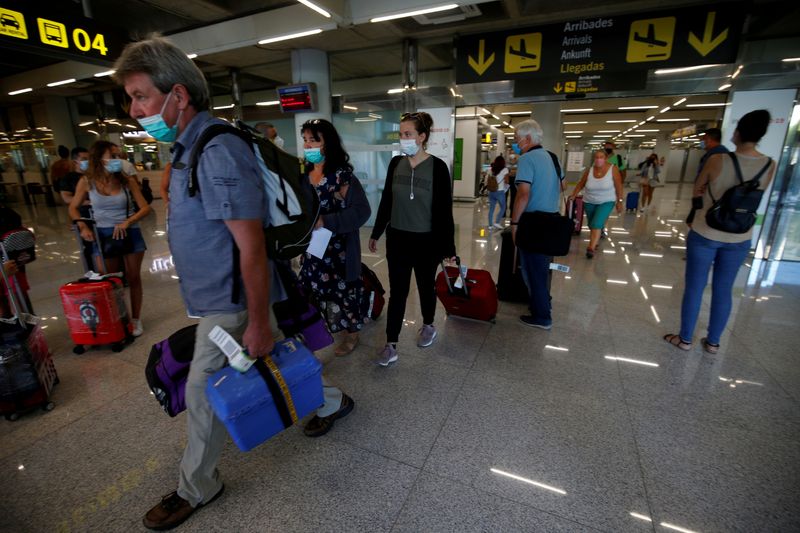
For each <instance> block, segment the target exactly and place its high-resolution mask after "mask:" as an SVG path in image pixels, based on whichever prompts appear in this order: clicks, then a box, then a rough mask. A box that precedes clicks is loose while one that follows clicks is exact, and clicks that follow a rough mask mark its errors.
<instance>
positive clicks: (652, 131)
mask: <svg viewBox="0 0 800 533" xmlns="http://www.w3.org/2000/svg"><path fill="white" fill-rule="evenodd" d="M657 131H661V130H639V133H642V132H646V133H654V132H657Z"/></svg>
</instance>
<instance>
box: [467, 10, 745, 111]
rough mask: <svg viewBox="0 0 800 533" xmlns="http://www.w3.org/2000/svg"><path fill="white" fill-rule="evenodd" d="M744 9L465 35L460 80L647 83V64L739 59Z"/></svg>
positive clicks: (531, 88) (591, 87)
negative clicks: (737, 56)
mask: <svg viewBox="0 0 800 533" xmlns="http://www.w3.org/2000/svg"><path fill="white" fill-rule="evenodd" d="M744 17H745V6H744V5H743V4H737V3H727V4H711V5H704V6H696V7H692V8H686V9H673V10H669V11H659V12H653V13H641V14H635V15H621V16H608V17H592V18H586V19H578V20H573V21H567V22H562V23H559V24H550V25H547V26H540V27H533V28H518V29H513V30H506V31H500V32H493V33H486V34H476V35H468V36H463V37H459V38H458V39H457V41H456V50H457V52H456V83H480V82H489V81H500V80H514V81H515V96H546V95H559V94H567V95H569V94H578V93H594V92H602V91H617V90H632V89H634V90H635V89H643V88H644V87H645V84H646V81H647V71H648V70H649V69H654V68H672V67H686V66H693V65H706V64H717V63H732V62H734V61H735V60H736V54H737V52H738V48H739V36H740V34H741V30H742V25H743V23H744ZM518 89H520V90H521V91H518ZM518 92H523V93H527V94H517V93H518Z"/></svg>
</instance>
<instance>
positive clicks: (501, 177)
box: [487, 155, 508, 229]
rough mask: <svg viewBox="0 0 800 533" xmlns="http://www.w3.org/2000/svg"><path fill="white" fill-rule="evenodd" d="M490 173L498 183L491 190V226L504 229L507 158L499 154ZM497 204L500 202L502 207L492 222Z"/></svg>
mask: <svg viewBox="0 0 800 533" xmlns="http://www.w3.org/2000/svg"><path fill="white" fill-rule="evenodd" d="M489 173H490V176H488V178H489V179H491V178H494V180H495V182H496V183H497V190H494V191H491V190H490V191H489V227H490V228H497V229H503V224H502V222H503V217H504V216H505V214H506V191H507V190H508V168H506V160H505V159H504V158H503V156H502V155H498V156H497V157H496V158H495V160H494V161H493V162H492V165H491V168H490V169H489ZM487 181H488V180H487ZM497 204H500V209H499V210H498V212H497V219H496V220H495V221H494V224H492V220H493V219H494V208H495V206H496V205H497Z"/></svg>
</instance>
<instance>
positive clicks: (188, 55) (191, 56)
mask: <svg viewBox="0 0 800 533" xmlns="http://www.w3.org/2000/svg"><path fill="white" fill-rule="evenodd" d="M186 57H188V58H189V59H194V58H196V57H197V54H186Z"/></svg>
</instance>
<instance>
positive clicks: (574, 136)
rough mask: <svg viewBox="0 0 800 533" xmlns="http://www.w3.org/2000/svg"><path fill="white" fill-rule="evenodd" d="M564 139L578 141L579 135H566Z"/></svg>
mask: <svg viewBox="0 0 800 533" xmlns="http://www.w3.org/2000/svg"><path fill="white" fill-rule="evenodd" d="M566 138H567V139H580V138H581V136H580V135H567V136H566Z"/></svg>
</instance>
